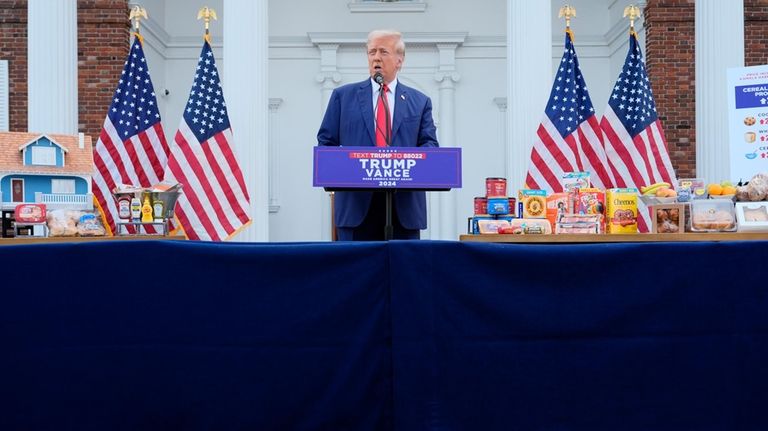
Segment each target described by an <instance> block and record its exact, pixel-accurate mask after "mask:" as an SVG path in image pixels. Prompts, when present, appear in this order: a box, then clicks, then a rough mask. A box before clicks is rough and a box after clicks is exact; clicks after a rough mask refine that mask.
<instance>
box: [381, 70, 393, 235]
mask: <svg viewBox="0 0 768 431" xmlns="http://www.w3.org/2000/svg"><path fill="white" fill-rule="evenodd" d="M379 97H381V100H382V102H383V103H384V111H385V117H384V118H386V121H387V126H386V127H385V128H384V129H385V130H384V142H385V143H386V144H387V148H389V147H391V146H392V136H391V133H392V123H391V121H390V118H389V117H390V114H389V102H388V100H387V95H386V93H385V92H384V84H381V87H380V88H379ZM393 193H394V192H393V191H392V189H391V188H387V189H386V190H385V192H384V202H385V208H386V210H385V223H384V241H389V240H391V239H392V238H393V237H394V226H393V225H392V194H393Z"/></svg>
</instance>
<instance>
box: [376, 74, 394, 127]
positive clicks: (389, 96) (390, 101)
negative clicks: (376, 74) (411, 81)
mask: <svg viewBox="0 0 768 431" xmlns="http://www.w3.org/2000/svg"><path fill="white" fill-rule="evenodd" d="M387 88H388V89H389V91H387V106H389V127H392V121H393V118H395V89H396V88H397V78H395V79H393V80H392V82H390V83H389V84H387ZM380 89H381V86H380V85H379V84H378V83H377V82H376V81H374V80H373V78H371V93H372V94H371V99H372V100H373V127H374V130H375V128H376V108H377V107H378V104H379V91H380Z"/></svg>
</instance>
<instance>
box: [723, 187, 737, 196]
mask: <svg viewBox="0 0 768 431" xmlns="http://www.w3.org/2000/svg"><path fill="white" fill-rule="evenodd" d="M723 194H724V195H735V194H736V187H734V186H725V187H723Z"/></svg>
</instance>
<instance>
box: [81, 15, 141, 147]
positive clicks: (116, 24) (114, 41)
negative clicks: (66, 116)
mask: <svg viewBox="0 0 768 431" xmlns="http://www.w3.org/2000/svg"><path fill="white" fill-rule="evenodd" d="M128 11H129V9H128V0H78V2H77V30H78V38H77V79H78V87H77V91H78V106H79V108H78V109H79V112H78V128H79V130H80V131H81V132H84V133H85V134H86V135H90V136H92V137H93V142H94V143H95V142H96V140H97V139H98V136H99V133H100V132H101V126H102V124H103V123H104V116H105V115H106V114H107V109H108V108H109V105H110V103H111V101H112V95H113V93H114V91H115V87H116V86H117V80H118V79H119V77H120V72H121V71H122V70H123V62H124V61H125V57H126V56H127V55H128V49H129V46H128V40H129V36H130V23H129V21H128Z"/></svg>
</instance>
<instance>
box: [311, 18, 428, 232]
mask: <svg viewBox="0 0 768 431" xmlns="http://www.w3.org/2000/svg"><path fill="white" fill-rule="evenodd" d="M366 46H367V49H368V72H369V73H370V77H369V78H368V79H366V80H365V81H363V82H358V83H354V84H347V85H344V86H341V87H339V88H337V89H336V90H334V91H333V94H331V100H330V101H329V102H328V108H327V109H326V111H325V117H324V118H323V123H322V124H321V125H320V130H319V131H318V132H317V143H318V145H347V146H382V145H391V146H393V147H437V146H438V142H437V136H436V135H435V123H434V121H433V120H432V101H431V100H430V99H429V97H427V96H426V95H424V94H423V93H421V92H420V91H418V90H415V89H413V88H410V87H407V86H405V85H404V84H403V83H401V82H398V80H397V73H398V72H399V71H400V68H401V67H402V65H403V59H404V57H405V43H404V42H403V40H402V35H401V34H400V32H397V31H391V30H375V31H372V32H371V33H370V34H368V42H367V44H366ZM374 77H376V78H378V79H379V80H380V81H382V83H381V85H380V84H379V83H377V82H376V81H375V80H374ZM382 78H383V79H382ZM385 87H386V88H385ZM382 90H384V91H382ZM382 93H384V94H386V99H382V98H381V97H380V96H381V94H382ZM379 107H384V108H383V109H387V108H388V110H389V115H388V116H386V119H385V117H383V116H382V117H381V119H380V120H379V121H380V122H378V123H377V114H376V113H379V112H380V110H379V109H378V108H379ZM375 112H376V113H375ZM389 119H391V121H389V124H390V128H389V129H387V127H386V121H387V120H389ZM382 122H383V123H382ZM384 195H385V194H384V192H337V193H336V194H335V216H334V222H335V223H336V233H337V236H338V239H339V240H340V241H375V240H383V239H384V224H385V196H384ZM392 224H393V227H394V230H393V237H394V238H395V239H419V230H421V229H426V227H427V201H426V196H425V194H424V192H418V191H417V192H407V191H398V192H396V193H395V194H394V199H393V213H392Z"/></svg>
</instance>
